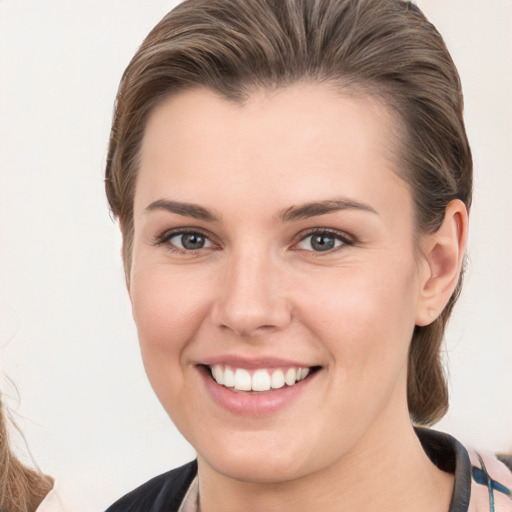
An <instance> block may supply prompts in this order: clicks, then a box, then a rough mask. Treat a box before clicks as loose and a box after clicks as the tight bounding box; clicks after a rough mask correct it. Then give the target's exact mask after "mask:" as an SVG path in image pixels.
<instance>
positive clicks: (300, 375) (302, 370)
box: [297, 368, 309, 380]
mask: <svg viewBox="0 0 512 512" xmlns="http://www.w3.org/2000/svg"><path fill="white" fill-rule="evenodd" d="M308 375H309V368H299V371H298V373H297V380H303V379H305V378H306V377H307V376H308Z"/></svg>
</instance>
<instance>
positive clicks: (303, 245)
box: [298, 232, 347, 252]
mask: <svg viewBox="0 0 512 512" xmlns="http://www.w3.org/2000/svg"><path fill="white" fill-rule="evenodd" d="M346 243H347V242H346V241H344V240H343V239H342V238H341V236H337V235H334V234H332V235H331V234H330V233H321V232H320V233H313V234H311V235H308V236H306V237H304V238H303V239H302V240H301V241H300V242H299V243H298V247H299V249H302V250H305V251H314V252H326V251H330V250H332V249H336V248H338V247H340V246H342V245H345V244H346Z"/></svg>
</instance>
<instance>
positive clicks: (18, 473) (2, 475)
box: [0, 400, 53, 512]
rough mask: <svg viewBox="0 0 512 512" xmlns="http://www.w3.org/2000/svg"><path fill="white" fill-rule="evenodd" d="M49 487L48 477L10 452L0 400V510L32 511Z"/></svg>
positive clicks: (50, 482) (50, 483)
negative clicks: (29, 466)
mask: <svg viewBox="0 0 512 512" xmlns="http://www.w3.org/2000/svg"><path fill="white" fill-rule="evenodd" d="M52 487H53V480H52V479H51V478H50V477H48V476H46V475H43V474H42V473H40V472H39V471H37V470H34V469H30V468H28V467H26V466H25V465H23V464H22V463H21V462H20V461H19V460H18V459H17V458H16V457H15V456H14V454H13V453H12V451H11V449H10V445H9V436H8V432H7V421H6V417H5V410H4V407H3V405H2V402H1V400H0V510H1V511H2V512H34V511H35V510H36V509H37V507H38V506H39V505H40V503H41V502H42V501H43V499H44V497H45V496H46V495H47V494H48V492H49V491H50V490H51V488H52Z"/></svg>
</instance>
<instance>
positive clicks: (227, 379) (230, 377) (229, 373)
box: [214, 366, 235, 388]
mask: <svg viewBox="0 0 512 512" xmlns="http://www.w3.org/2000/svg"><path fill="white" fill-rule="evenodd" d="M219 368H220V366H219ZM220 371H222V368H220ZM214 378H215V377H214ZM219 384H220V382H219ZM224 386H226V387H227V388H232V387H234V386H235V374H234V372H233V370H232V369H231V368H226V369H225V370H224Z"/></svg>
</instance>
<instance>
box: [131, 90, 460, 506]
mask: <svg viewBox="0 0 512 512" xmlns="http://www.w3.org/2000/svg"><path fill="white" fill-rule="evenodd" d="M394 122H395V121H394V120H393V118H392V117H391V115H389V113H388V112H387V110H386V109H385V107H384V106H382V105H381V104H379V103H378V102H376V101H375V100H370V99H364V98H359V99H358V98H354V97H349V96H344V95H340V94H339V93H336V92H334V91H333V90H331V89H329V88H327V87H326V86H319V85H307V84H296V85H294V86H290V87H287V88H285V89H282V90H279V91H277V92H273V93H269V92H266V91H255V92H254V94H253V95H252V96H251V97H250V98H249V100H248V101H247V102H245V103H244V104H243V105H240V104H235V103H232V102H229V101H227V100H225V99H222V98H219V97H218V96H216V95H214V94H213V93H212V92H210V91H208V90H205V89H196V90H192V91H186V92H182V93H180V94H178V95H176V96H173V97H171V98H169V99H168V100H166V101H165V102H164V103H163V104H161V105H160V106H158V107H157V108H156V109H155V111H154V112H153V114H152V116H151V117H150V119H149V121H148V124H147V127H146V131H145V136H144V139H143V144H142V149H141V154H140V170H139V174H138V178H137V183H136V193H135V202H134V207H135V209H134V212H135V213H134V226H135V235H134V248H133V254H132V267H131V275H130V279H129V294H130V298H131V302H132V308H133V316H134V319H135V322H136V325H137V329H138V333H139V339H140V345H141V351H142V356H143V360H144V365H145V368H146V371H147V374H148V377H149V379H150V382H151V384H152V386H153V388H154V390H155V392H156V394H157V396H158V397H159V399H160V401H161V403H162V404H163V406H164V408H165V409H166V411H167V412H168V414H169V415H170V417H171V419H172V420H173V421H174V422H175V424H176V425H177V427H178V428H179V429H180V431H181V432H182V434H183V435H184V436H185V437H186V438H187V439H188V440H189V442H190V443H191V444H192V445H193V446H194V447H195V449H196V450H197V453H198V462H199V478H200V495H201V510H202V511H203V512H210V511H217V512H219V511H228V510H246V511H250V510H266V511H273V510H275V511H285V510H290V511H291V510H293V511H294V512H296V511H302V510H304V511H306V510H307V511H311V510H324V511H329V510H336V511H340V510H355V509H357V510H379V511H386V510H391V509H392V510H397V509H398V510H430V511H432V510H440V511H441V510H447V509H448V505H449V501H450V496H451V492H452V486H453V479H452V477H451V475H447V474H445V473H442V472H441V471H439V470H438V469H437V468H435V467H434V466H433V465H432V464H431V463H430V461H429V460H428V459H427V457H426V456H425V454H424V452H423V450H422V448H421V445H420V444H419V442H418V440H417V438H416V436H415V434H414V431H413V429H412V426H411V424H410V420H409V415H408V410H407V400H406V375H407V354H408V348H409V343H410V339H411V335H412V332H413V329H414V326H415V325H417V324H418V325H425V324H427V323H429V322H431V321H433V320H434V318H435V317H436V316H437V315H438V314H439V313H440V312H441V311H442V309H443V307H444V305H445V304H446V302H447V300H448V298H449V296H450V294H451V291H452V290H453V287H454V286H455V284H456V281H457V277H458V273H459V271H460V265H461V260H462V254H463V251H464V245H465V237H466V231H467V215H466V213H465V212H466V210H465V208H464V206H463V205H462V203H460V202H459V201H454V202H452V203H450V205H449V206H448V208H447V214H446V217H445V221H444V223H443V225H442V227H441V228H440V229H439V231H438V232H437V233H435V234H434V235H429V236H422V237H420V238H421V239H420V242H419V243H420V247H419V249H420V250H419V251H418V250H417V249H418V247H417V246H416V245H415V244H417V243H418V239H417V236H416V234H415V233H414V230H413V204H412V198H411V194H410V191H409V189H408V186H407V185H406V183H405V182H404V181H403V180H402V179H401V178H400V177H399V176H398V175H397V174H396V172H395V171H396V169H397V168H398V165H397V162H396V157H395V156H394V154H395V152H394V142H393V140H392V138H391V136H390V134H392V133H395V132H396V130H394V128H395V126H394ZM333 200H336V201H340V200H342V201H344V202H345V203H344V206H345V207H344V208H342V209H335V210H334V211H330V212H325V211H319V210H318V208H317V210H316V211H312V209H311V208H309V214H308V215H306V214H305V213H304V209H303V210H302V212H303V215H290V214H289V212H291V211H295V212H296V211H297V210H298V209H299V208H300V207H301V206H302V205H305V204H309V203H312V202H314V203H321V204H322V205H323V206H324V207H325V204H326V203H325V202H326V201H331V203H328V204H330V205H332V201H333ZM162 201H167V202H180V203H186V204H193V205H198V206H200V207H201V208H203V209H206V210H207V211H208V212H209V214H211V215H210V216H211V218H207V217H206V216H205V215H202V218H196V217H197V215H192V214H191V210H190V208H188V209H185V210H184V209H183V208H182V209H181V210H177V209H176V208H171V209H172V210H174V211H169V208H167V207H163V206H162V205H163V203H162ZM346 203H349V207H346V206H347V204H346ZM354 204H357V205H358V207H354ZM150 205H152V206H150ZM361 205H362V206H361ZM338 206H339V205H338ZM324 210H325V208H324ZM197 212H198V211H197V208H196V210H195V213H196V214H197ZM285 212H288V215H286V213H285ZM200 213H203V214H204V212H203V211H202V210H201V212H200ZM180 229H189V230H193V231H195V232H197V233H199V234H201V235H202V236H204V237H205V245H204V246H203V247H202V248H200V249H198V250H187V249H185V248H183V246H182V245H180V244H181V243H182V241H183V238H182V236H181V234H180ZM311 230H316V232H317V233H318V231H320V232H322V230H323V231H324V232H325V230H330V232H329V236H331V237H332V240H331V241H334V242H335V243H334V245H335V247H334V248H333V249H331V250H328V251H324V252H320V251H315V250H314V248H313V247H312V245H311V241H312V238H311ZM333 233H334V234H333ZM324 235H325V233H324ZM232 356H237V357H242V358H247V359H248V360H253V359H254V358H262V357H263V358H284V359H286V360H293V361H299V362H301V363H303V364H304V365H306V366H315V367H319V368H320V369H319V371H317V372H316V373H314V375H313V376H312V378H310V379H309V380H308V379H307V380H306V381H305V382H304V383H303V387H302V389H301V392H300V393H299V394H298V395H297V396H296V397H295V398H294V399H293V400H292V401H291V402H290V403H287V404H286V405H285V406H284V407H281V408H279V409H278V410H277V411H274V412H272V413H271V414H262V415H257V414H256V415H244V414H235V413H233V412H232V411H227V410H226V409H225V408H223V407H221V406H219V405H218V404H217V403H216V402H215V401H214V400H213V399H212V396H211V394H210V393H209V392H208V391H207V389H206V386H205V377H204V375H205V373H204V368H201V367H200V366H198V364H200V363H202V362H204V361H209V360H211V359H212V358H219V357H220V358H221V359H222V358H224V357H232ZM411 504H412V505H411Z"/></svg>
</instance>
